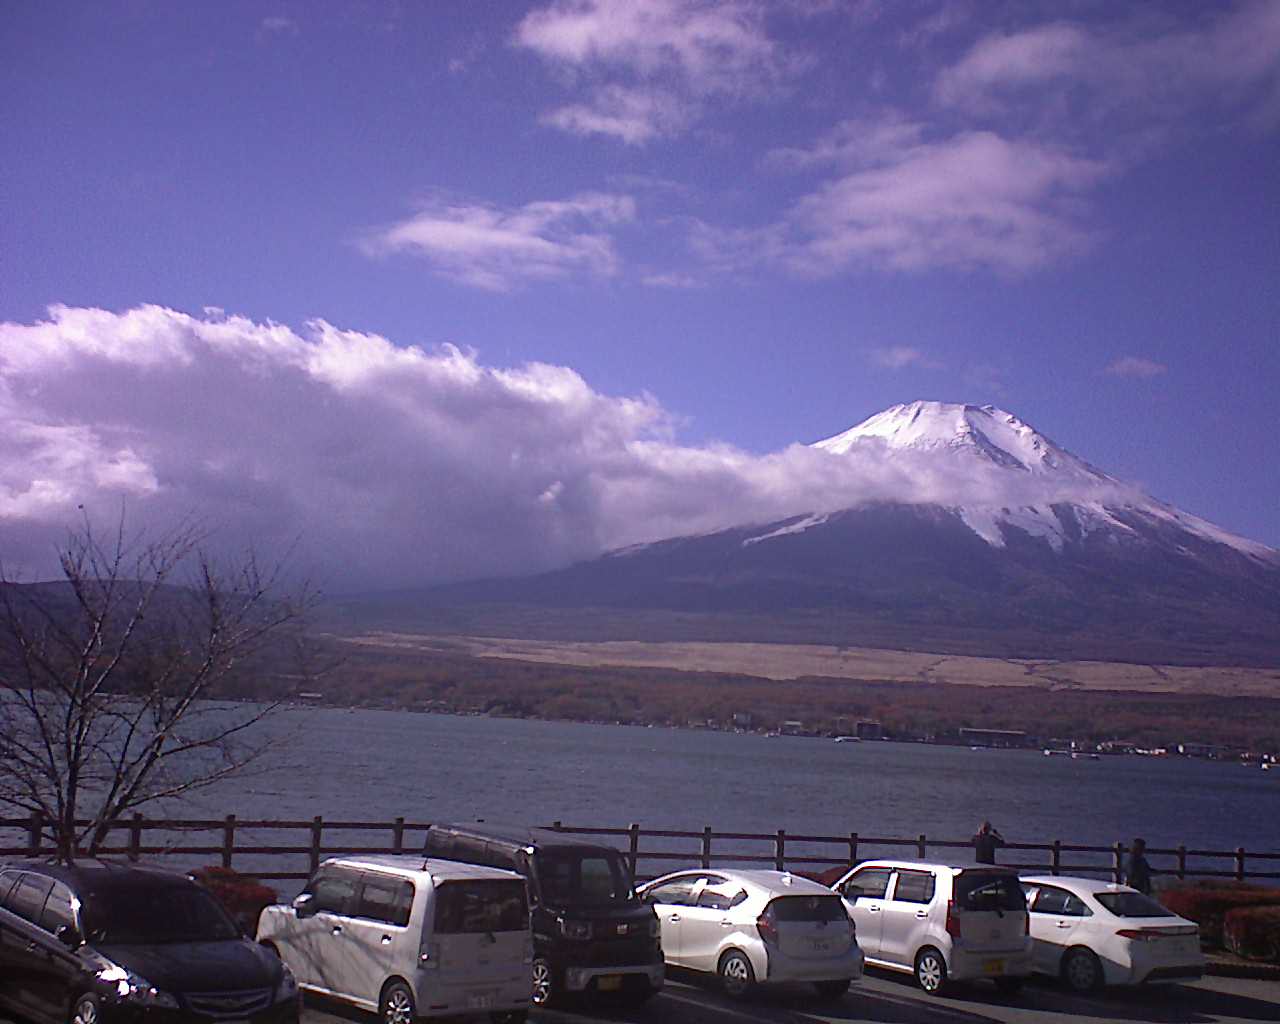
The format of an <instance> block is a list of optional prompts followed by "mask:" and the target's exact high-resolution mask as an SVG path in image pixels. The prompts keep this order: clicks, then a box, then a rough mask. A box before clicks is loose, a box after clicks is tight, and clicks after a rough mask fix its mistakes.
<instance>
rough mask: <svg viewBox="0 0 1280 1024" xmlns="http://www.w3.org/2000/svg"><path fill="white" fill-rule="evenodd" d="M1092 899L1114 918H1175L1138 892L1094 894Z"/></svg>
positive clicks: (1168, 911)
mask: <svg viewBox="0 0 1280 1024" xmlns="http://www.w3.org/2000/svg"><path fill="white" fill-rule="evenodd" d="M1093 897H1094V899H1096V900H1097V901H1098V902H1099V903H1101V904H1102V905H1103V906H1104V907H1106V908H1107V909H1108V910H1109V911H1111V913H1113V914H1115V915H1116V917H1176V916H1177V915H1176V914H1174V913H1173V911H1171V910H1168V909H1166V908H1165V907H1162V906H1161V905H1160V904H1159V903H1157V902H1156V901H1155V900H1153V899H1152V898H1151V897H1150V896H1144V895H1142V893H1140V892H1096V893H1094V894H1093Z"/></svg>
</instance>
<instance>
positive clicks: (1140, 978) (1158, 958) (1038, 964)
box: [1022, 875, 1204, 992]
mask: <svg viewBox="0 0 1280 1024" xmlns="http://www.w3.org/2000/svg"><path fill="white" fill-rule="evenodd" d="M1022 884H1023V885H1024V886H1025V887H1026V889H1027V906H1028V908H1029V909H1030V911H1031V938H1032V939H1033V940H1034V948H1033V950H1032V959H1033V963H1034V967H1035V970H1036V971H1038V972H1040V973H1042V974H1051V975H1053V976H1055V977H1060V978H1062V980H1063V981H1065V982H1066V983H1067V985H1068V986H1070V987H1071V988H1073V989H1075V990H1076V991H1077V992H1094V991H1097V990H1098V989H1100V988H1102V986H1103V985H1141V984H1143V983H1146V982H1173V981H1193V980H1195V979H1196V978H1199V977H1200V976H1201V975H1203V974H1204V954H1203V953H1201V952H1200V928H1199V926H1198V925H1196V924H1195V922H1194V921H1188V920H1187V919H1186V918H1185V917H1179V916H1178V915H1177V914H1175V913H1173V911H1171V910H1166V909H1165V908H1164V907H1162V906H1161V905H1160V904H1159V903H1157V902H1156V901H1155V900H1153V899H1152V898H1151V897H1150V896H1144V895H1143V894H1142V893H1140V892H1138V890H1137V889H1131V888H1129V886H1127V885H1116V884H1114V883H1111V882H1104V881H1100V880H1099V879H1096V878H1069V877H1064V876H1062V875H1033V876H1025V877H1023V879H1022Z"/></svg>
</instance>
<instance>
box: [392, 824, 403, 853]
mask: <svg viewBox="0 0 1280 1024" xmlns="http://www.w3.org/2000/svg"><path fill="white" fill-rule="evenodd" d="M391 847H392V849H393V850H395V852H396V853H404V818H403V817H399V818H396V821H395V824H394V825H392V826H391Z"/></svg>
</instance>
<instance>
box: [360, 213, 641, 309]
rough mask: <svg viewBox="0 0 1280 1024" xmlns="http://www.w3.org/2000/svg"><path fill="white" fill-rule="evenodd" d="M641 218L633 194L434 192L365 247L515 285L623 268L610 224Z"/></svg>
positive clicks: (456, 275)
mask: <svg viewBox="0 0 1280 1024" xmlns="http://www.w3.org/2000/svg"><path fill="white" fill-rule="evenodd" d="M634 218H635V201H634V200H633V199H632V198H631V197H630V196H623V195H611V194H606V193H598V192H592V193H584V194H582V195H578V196H574V197H572V198H570V199H566V200H560V201H548V202H535V203H529V204H527V205H525V206H522V207H518V208H516V209H511V210H502V209H499V208H498V207H495V206H492V205H484V204H478V203H465V202H452V201H449V200H447V199H444V198H433V199H431V200H429V201H427V202H425V203H423V204H422V207H421V208H420V209H419V211H418V212H417V213H416V214H414V215H413V216H412V217H409V218H408V219H406V220H403V221H400V222H399V223H396V224H392V225H391V226H390V227H387V228H383V229H381V230H379V231H377V232H376V233H374V234H371V235H370V236H369V237H368V238H366V240H365V241H364V249H365V251H366V252H367V253H369V254H370V255H380V254H385V253H401V252H408V253H412V254H415V255H418V256H421V257H423V258H425V259H426V260H427V261H428V262H429V263H430V265H431V267H432V269H433V270H434V271H435V272H436V273H438V274H440V275H441V276H442V277H447V278H449V279H451V280H454V281H457V282H459V283H461V284H466V285H470V286H472V287H475V288H484V289H488V290H490V291H509V290H511V289H513V288H516V287H518V286H520V285H521V284H525V283H528V282H530V281H544V280H549V279H557V278H566V277H571V276H574V275H587V276H594V277H608V276H610V275H612V274H615V273H616V272H617V270H618V265H619V259H618V255H617V251H616V249H615V246H614V242H613V238H612V237H611V236H610V235H609V234H608V233H607V232H606V231H605V230H603V229H605V228H609V227H613V226H615V225H618V224H623V223H626V222H628V221H631V220H633V219H634Z"/></svg>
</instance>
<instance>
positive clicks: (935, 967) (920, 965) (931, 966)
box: [915, 946, 947, 996]
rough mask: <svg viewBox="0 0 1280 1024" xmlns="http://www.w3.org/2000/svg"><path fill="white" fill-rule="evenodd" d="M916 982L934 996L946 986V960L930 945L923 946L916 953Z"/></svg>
mask: <svg viewBox="0 0 1280 1024" xmlns="http://www.w3.org/2000/svg"><path fill="white" fill-rule="evenodd" d="M915 974H916V984H917V985H919V986H920V988H921V989H922V990H923V991H925V992H928V993H929V995H931V996H936V995H938V994H939V993H941V992H942V990H943V989H945V988H946V987H947V961H946V959H945V958H944V957H943V955H942V954H941V953H940V952H938V950H936V949H934V948H933V947H932V946H925V948H924V949H922V950H920V952H919V953H917V954H916V971H915Z"/></svg>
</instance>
